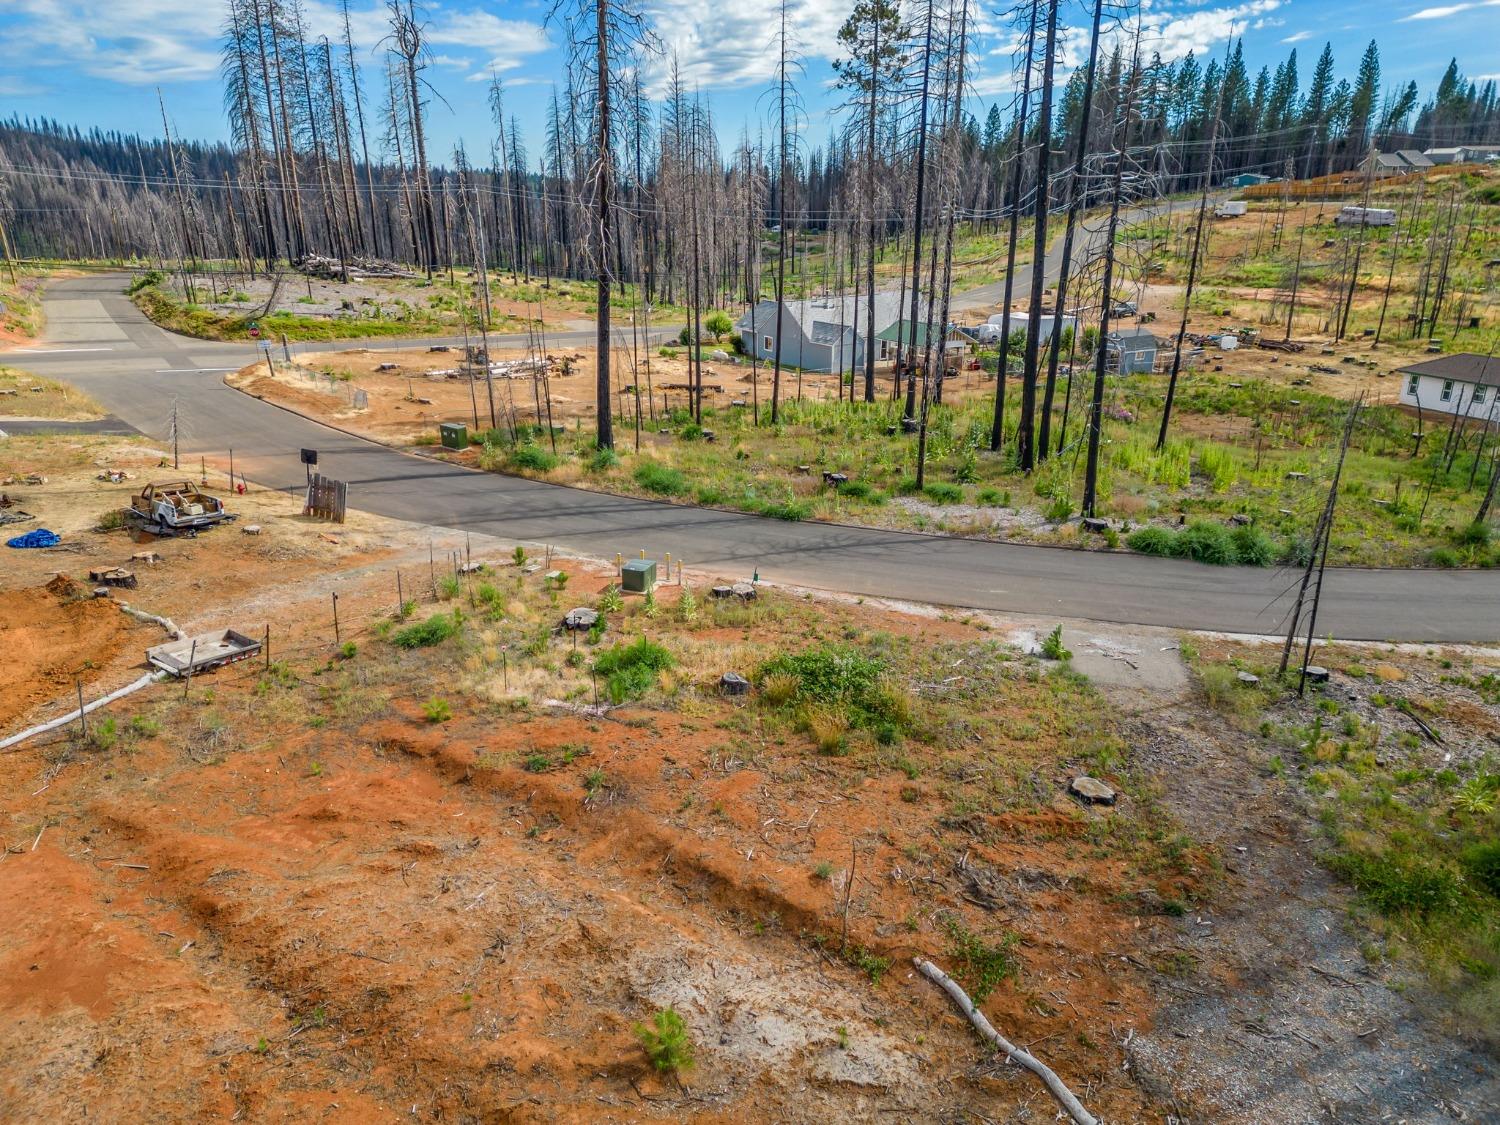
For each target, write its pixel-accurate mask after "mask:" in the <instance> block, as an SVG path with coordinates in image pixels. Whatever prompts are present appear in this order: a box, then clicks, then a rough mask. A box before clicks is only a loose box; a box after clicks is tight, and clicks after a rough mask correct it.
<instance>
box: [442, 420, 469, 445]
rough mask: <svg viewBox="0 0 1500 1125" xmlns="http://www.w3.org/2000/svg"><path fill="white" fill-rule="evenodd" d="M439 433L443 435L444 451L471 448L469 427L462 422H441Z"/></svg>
mask: <svg viewBox="0 0 1500 1125" xmlns="http://www.w3.org/2000/svg"><path fill="white" fill-rule="evenodd" d="M438 433H439V434H441V435H442V438H443V448H444V449H468V448H469V427H468V426H465V425H464V424H463V423H462V422H439V423H438Z"/></svg>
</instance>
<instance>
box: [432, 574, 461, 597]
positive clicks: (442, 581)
mask: <svg viewBox="0 0 1500 1125" xmlns="http://www.w3.org/2000/svg"><path fill="white" fill-rule="evenodd" d="M462 588H463V584H462V583H460V582H459V580H458V575H456V574H445V575H443V576H442V577H441V578H439V579H438V596H439V597H440V598H442V599H443V600H444V601H449V602H451V601H452V600H453V599H454V598H456V597H458V592H459V590H461V589H462Z"/></svg>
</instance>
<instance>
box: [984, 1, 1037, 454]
mask: <svg viewBox="0 0 1500 1125" xmlns="http://www.w3.org/2000/svg"><path fill="white" fill-rule="evenodd" d="M1039 10H1040V9H1039V5H1038V3H1037V0H1033V2H1032V5H1031V14H1030V16H1029V17H1028V30H1027V33H1026V52H1025V54H1024V55H1023V56H1022V61H1021V70H1022V73H1023V78H1022V80H1021V101H1020V108H1019V109H1018V110H1017V111H1016V124H1015V139H1014V143H1013V145H1012V151H1011V156H1010V159H1011V172H1010V198H1009V201H1008V202H1007V204H1006V206H1007V208H1008V210H1009V212H1010V241H1009V244H1008V245H1007V247H1006V251H1005V295H1004V297H1002V298H1001V306H1000V355H999V357H998V359H997V361H996V364H997V365H996V368H995V417H994V422H993V424H992V425H991V427H990V452H992V453H999V452H1000V449H1001V446H1003V445H1004V443H1005V371H1006V367H1007V366H1008V364H1009V361H1010V301H1011V295H1012V293H1013V292H1014V291H1015V279H1016V242H1017V240H1018V239H1019V238H1020V233H1021V180H1022V177H1023V176H1024V174H1025V161H1024V160H1023V159H1022V158H1021V157H1022V150H1023V148H1024V147H1025V143H1026V116H1027V112H1028V110H1029V108H1030V103H1031V71H1032V65H1031V63H1032V54H1033V52H1034V50H1035V47H1036V23H1037V15H1038V13H1039Z"/></svg>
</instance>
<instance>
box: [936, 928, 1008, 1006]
mask: <svg viewBox="0 0 1500 1125" xmlns="http://www.w3.org/2000/svg"><path fill="white" fill-rule="evenodd" d="M948 938H949V940H950V941H951V942H952V945H951V946H950V947H949V949H948V960H949V962H951V963H952V965H953V966H954V969H955V970H956V974H957V976H958V978H959V979H960V980H962V981H963V982H964V984H966V985H967V986H968V989H969V996H970V997H971V998H972V999H973V1001H974V1003H976V1004H982V1003H984V1001H985V1000H987V999H988V998H989V996H990V994H991V993H992V992H994V991H995V989H996V988H997V987H998V986H999V984H1000V982H1001V981H1003V980H1005V979H1006V978H1007V977H1012V976H1015V974H1016V959H1015V954H1013V953H1012V952H1011V950H1012V949H1013V948H1014V946H1015V944H1016V941H1017V940H1018V935H1017V934H1015V933H1014V932H1012V931H1007V932H1006V933H1005V934H1004V935H1003V936H1002V937H1001V938H1000V940H999V941H997V942H994V943H993V944H987V943H986V942H985V941H984V939H982V938H981V937H980V936H979V935H978V934H975V933H973V932H971V931H970V930H968V929H966V928H965V927H964V925H963V923H962V922H959V921H958V920H957V919H953V918H950V919H949V920H948Z"/></svg>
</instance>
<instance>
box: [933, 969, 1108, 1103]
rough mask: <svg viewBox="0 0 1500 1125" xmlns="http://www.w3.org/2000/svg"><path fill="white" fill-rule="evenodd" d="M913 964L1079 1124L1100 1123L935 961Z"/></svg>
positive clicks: (1056, 1077)
mask: <svg viewBox="0 0 1500 1125" xmlns="http://www.w3.org/2000/svg"><path fill="white" fill-rule="evenodd" d="M912 964H913V965H915V966H916V967H917V972H919V973H921V974H922V975H923V976H924V977H926V978H927V979H928V980H930V981H932V983H933V984H935V985H937V986H938V987H939V988H941V989H942V990H943V991H944V992H946V993H947V994H948V995H949V997H950V998H951V999H952V1000H953V1002H954V1003H955V1004H957V1005H958V1007H959V1010H960V1011H961V1012H963V1014H964V1015H965V1016H967V1017H968V1020H969V1022H970V1023H971V1024H973V1025H974V1029H975V1030H976V1031H978V1032H979V1034H980V1035H982V1036H984V1038H986V1039H988V1040H989V1041H990V1042H991V1043H993V1044H994V1045H995V1046H996V1047H999V1048H1000V1049H1001V1050H1002V1051H1004V1052H1005V1057H1006V1058H1008V1059H1010V1061H1011V1062H1013V1063H1018V1064H1019V1065H1021V1066H1024V1067H1025V1068H1026V1069H1027V1070H1029V1071H1031V1072H1032V1073H1033V1074H1035V1075H1036V1076H1037V1077H1038V1078H1040V1079H1041V1080H1042V1085H1044V1086H1046V1087H1047V1092H1048V1093H1049V1094H1051V1095H1052V1097H1053V1099H1054V1100H1056V1102H1057V1104H1058V1105H1060V1106H1062V1107H1063V1109H1064V1110H1065V1111H1066V1112H1067V1114H1068V1116H1069V1117H1071V1118H1072V1119H1073V1120H1074V1121H1075V1122H1076V1123H1077V1125H1099V1122H1098V1118H1096V1117H1095V1116H1094V1115H1093V1114H1091V1113H1090V1112H1089V1111H1088V1110H1086V1109H1084V1108H1083V1103H1082V1102H1080V1101H1079V1100H1078V1098H1077V1097H1076V1096H1075V1095H1074V1094H1073V1091H1072V1090H1070V1089H1068V1087H1067V1085H1066V1084H1065V1083H1064V1082H1063V1080H1062V1079H1061V1078H1059V1077H1058V1076H1057V1074H1056V1072H1055V1071H1053V1069H1052V1068H1051V1067H1049V1066H1048V1065H1047V1064H1046V1063H1044V1062H1042V1061H1041V1060H1040V1059H1038V1058H1037V1057H1036V1056H1035V1055H1031V1054H1028V1053H1027V1052H1025V1051H1023V1050H1021V1049H1020V1048H1019V1047H1017V1046H1015V1045H1014V1044H1013V1043H1011V1042H1010V1041H1009V1040H1007V1039H1006V1038H1005V1037H1004V1036H1003V1035H1001V1034H1000V1033H999V1032H998V1031H996V1030H995V1029H994V1028H993V1027H992V1026H991V1025H990V1021H989V1020H987V1019H985V1018H984V1013H983V1012H981V1011H980V1010H979V1009H978V1008H977V1007H975V1005H974V1001H972V1000H970V999H969V994H968V993H967V992H965V991H964V990H963V989H962V988H961V987H959V984H958V982H957V981H955V980H954V979H953V978H952V977H950V976H949V975H948V974H947V973H945V972H943V970H942V969H940V968H938V967H937V966H936V965H934V964H933V963H932V962H931V961H924V960H923V959H922V958H920V957H913V958H912Z"/></svg>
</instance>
